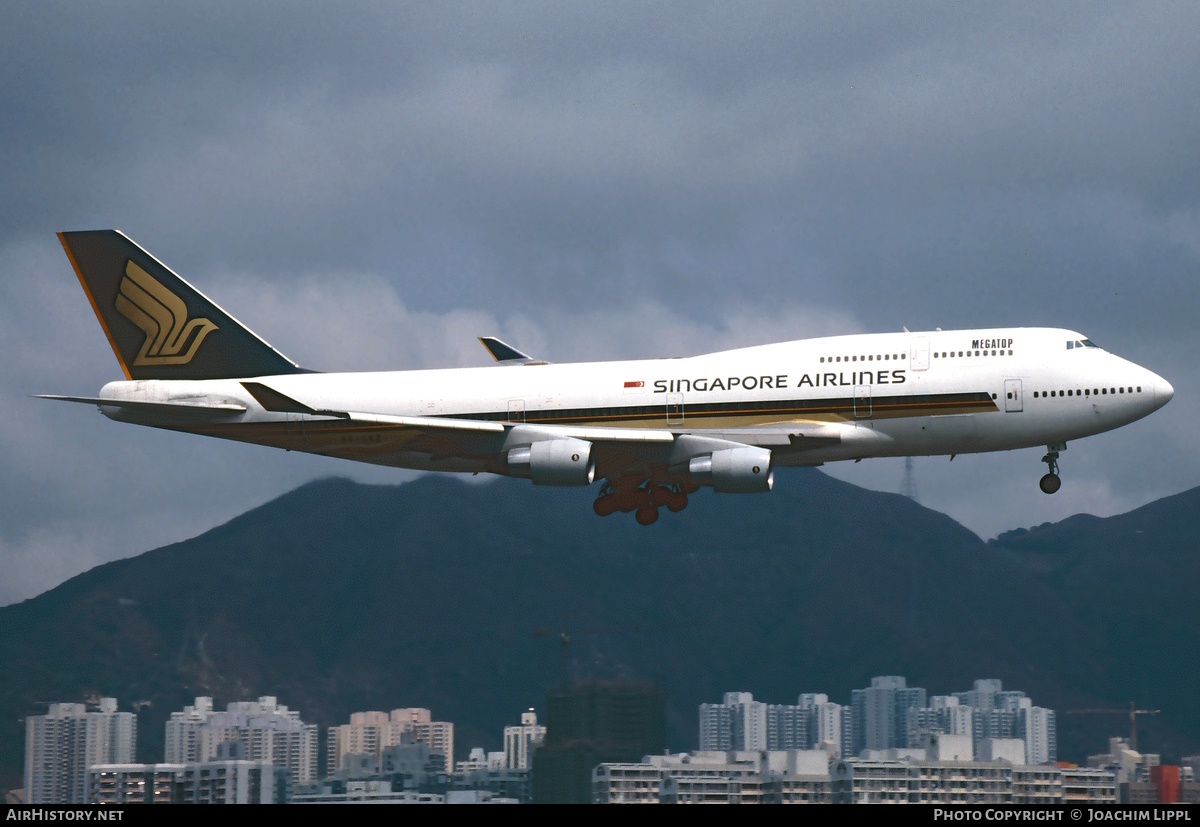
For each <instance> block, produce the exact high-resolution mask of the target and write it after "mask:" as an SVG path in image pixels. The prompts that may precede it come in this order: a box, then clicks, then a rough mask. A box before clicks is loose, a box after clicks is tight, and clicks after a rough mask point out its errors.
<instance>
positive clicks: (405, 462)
mask: <svg viewBox="0 0 1200 827" xmlns="http://www.w3.org/2000/svg"><path fill="white" fill-rule="evenodd" d="M59 240H60V241H61V242H62V245H63V249H64V250H66V253H67V257H68V258H69V259H70V260H71V264H72V266H73V267H74V268H75V272H76V274H77V275H78V276H79V282H80V284H81V285H82V286H83V289H84V292H85V293H86V294H87V296H88V299H89V300H90V301H91V303H92V309H93V310H94V311H95V313H96V316H97V318H98V319H99V320H100V325H101V327H103V329H104V332H105V334H106V335H107V336H108V341H109V343H110V344H111V345H112V349H113V352H114V353H115V354H116V357H117V361H118V362H119V363H120V365H121V368H122V370H123V371H124V374H125V379H124V380H121V381H116V382H109V383H108V384H106V385H105V386H104V387H103V388H101V390H100V394H99V396H95V397H85V396H49V395H47V396H45V397H43V398H48V399H61V400H67V401H71V402H83V403H88V404H93V405H97V406H98V407H99V409H100V411H101V412H103V413H104V414H105V415H106V416H108V417H109V418H111V419H115V420H118V421H120V422H131V423H134V424H138V425H149V426H151V427H155V428H166V429H168V430H174V431H185V432H188V433H193V434H201V435H204V436H214V437H222V438H224V439H233V440H240V441H243V442H252V443H257V444H260V445H269V446H273V447H276V448H285V449H287V450H291V451H306V452H308V453H313V454H322V455H325V456H331V457H340V458H342V459H350V460H357V461H359V462H369V463H375V464H378V465H389V466H395V467H399V468H412V469H417V470H422V471H452V472H468V473H481V472H486V473H491V474H500V475H502V476H508V477H523V478H526V479H529V480H532V482H533V484H534V485H575V486H587V485H592V484H593V483H595V482H596V481H599V482H600V492H599V496H598V497H597V499H596V501H595V504H594V508H595V511H596V513H597V514H599V515H601V516H606V515H609V514H612V513H613V512H615V511H624V512H630V511H632V512H635V513H636V518H637V521H638V522H639V523H641V524H642V525H649V524H651V523H653V522H654V521H655V520H657V519H658V515H659V508H661V507H663V506H665V507H666V508H667V509H668V510H670V511H679V510H681V509H683V508H685V507H686V506H687V502H688V494H690V493H692V492H694V491H696V490H698V489H699V487H700V486H709V487H711V488H712V489H713V490H714V491H718V492H741V493H754V492H766V491H769V490H770V489H771V487H772V484H773V481H774V469H775V468H776V467H783V466H814V465H821V464H823V463H826V462H833V461H838V460H861V459H866V458H868V457H898V456H932V455H950V456H951V457H953V456H954V455H956V454H965V453H976V452H984V451H1006V450H1013V449H1018V448H1031V447H1036V446H1045V450H1046V454H1045V456H1044V457H1042V462H1044V463H1046V465H1047V466H1048V471H1047V473H1046V474H1045V476H1043V477H1042V478H1041V482H1040V485H1041V489H1042V490H1043V491H1044V492H1046V493H1047V494H1053V493H1054V492H1055V491H1057V490H1058V489H1059V486H1060V485H1061V481H1060V479H1059V475H1058V470H1059V469H1058V459H1059V454H1060V452H1061V451H1063V450H1065V449H1066V446H1067V442H1068V441H1071V440H1075V439H1080V438H1082V437H1085V436H1090V435H1092V434H1098V433H1102V432H1104V431H1109V430H1112V429H1113V428H1118V427H1120V426H1122V425H1127V424H1129V423H1130V422H1134V421H1135V420H1138V419H1141V418H1142V417H1144V416H1146V415H1147V414H1149V413H1151V412H1152V411H1155V410H1157V409H1158V408H1161V407H1162V406H1163V405H1165V404H1166V403H1167V402H1168V401H1169V400H1170V399H1171V396H1172V395H1173V393H1174V389H1173V388H1172V387H1171V385H1170V383H1169V382H1167V381H1166V380H1165V379H1163V378H1162V377H1161V376H1157V375H1156V374H1154V373H1152V372H1151V371H1149V370H1147V369H1146V368H1143V367H1141V366H1139V365H1135V364H1133V363H1132V362H1129V361H1127V360H1125V359H1122V358H1120V357H1119V356H1115V355H1113V354H1111V353H1108V352H1107V351H1105V350H1103V349H1102V348H1100V347H1097V346H1096V345H1095V344H1093V343H1092V342H1091V341H1090V340H1089V339H1088V338H1087V337H1086V336H1084V335H1083V334H1081V333H1076V332H1075V331H1072V330H1059V329H1053V328H1026V327H1014V328H1010V327H1001V328H995V329H987V330H936V331H931V332H924V333H910V332H908V331H905V332H902V333H879V334H864V335H852V336H833V337H827V338H820V339H804V340H799V341H793V342H783V343H779V344H769V345H761V346H757V347H747V348H739V349H737V350H727V351H722V352H719V353H709V354H705V355H702V356H691V357H687V358H677V359H648V360H637V361H621V362H585V363H577V364H552V363H548V362H545V361H541V360H538V359H535V358H533V357H530V356H528V355H526V354H524V353H522V352H521V351H519V350H516V349H515V348H513V347H511V346H509V345H507V344H505V343H504V342H501V341H500V340H498V339H495V338H491V337H487V338H484V339H481V342H482V343H483V344H484V346H485V347H487V349H488V351H489V353H491V354H492V356H493V358H494V359H495V360H496V361H497V363H498V364H497V365H496V366H491V367H483V368H454V369H445V370H409V371H395V372H372V373H321V372H317V371H314V370H306V369H304V368H301V367H299V366H298V365H297V364H296V363H295V362H292V361H291V360H290V359H288V358H287V357H285V356H283V355H282V354H281V353H279V351H277V350H275V349H274V348H272V347H271V346H270V345H268V344H267V343H266V342H264V341H263V340H262V339H260V338H258V336H256V335H255V334H254V333H252V332H251V331H250V330H249V329H247V328H246V327H244V326H243V325H242V324H240V323H239V322H238V321H237V320H235V319H234V318H233V317H232V316H230V315H229V314H227V313H226V312H225V311H224V310H222V309H221V308H219V307H217V306H216V305H215V304H213V303H212V302H211V301H209V300H208V299H207V298H205V297H204V296H203V295H201V294H200V292H199V291H197V290H196V289H195V288H193V287H192V286H191V285H189V284H188V283H187V282H185V281H184V280H183V279H182V278H180V277H179V276H177V275H176V274H175V273H173V272H172V271H171V270H169V269H168V268H167V267H166V266H164V265H163V264H162V263H160V262H159V261H158V260H157V259H155V258H154V257H153V256H151V255H150V254H149V253H147V252H146V251H145V250H143V249H142V248H141V247H139V246H137V245H136V244H134V243H133V242H132V241H131V240H129V239H128V238H127V237H126V236H124V235H123V234H121V233H119V232H117V231H115V230H98V231H89V232H67V233H59Z"/></svg>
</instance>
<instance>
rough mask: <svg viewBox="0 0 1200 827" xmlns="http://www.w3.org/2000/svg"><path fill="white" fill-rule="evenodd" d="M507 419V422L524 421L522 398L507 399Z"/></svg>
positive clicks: (523, 401)
mask: <svg viewBox="0 0 1200 827" xmlns="http://www.w3.org/2000/svg"><path fill="white" fill-rule="evenodd" d="M508 421H509V422H524V421H525V400H524V399H510V400H508Z"/></svg>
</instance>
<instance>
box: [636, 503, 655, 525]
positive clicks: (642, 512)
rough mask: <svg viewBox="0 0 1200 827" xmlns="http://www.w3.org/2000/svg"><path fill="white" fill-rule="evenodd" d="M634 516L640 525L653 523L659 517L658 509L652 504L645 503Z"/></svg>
mask: <svg viewBox="0 0 1200 827" xmlns="http://www.w3.org/2000/svg"><path fill="white" fill-rule="evenodd" d="M634 516H635V518H636V519H637V521H638V524H639V525H653V524H654V522H655V521H656V520H657V519H658V509H657V508H655V507H654V506H652V505H643V506H642V507H641V508H639V509H638V510H637V514H636V515H634Z"/></svg>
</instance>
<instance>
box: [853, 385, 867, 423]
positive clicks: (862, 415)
mask: <svg viewBox="0 0 1200 827" xmlns="http://www.w3.org/2000/svg"><path fill="white" fill-rule="evenodd" d="M870 415H871V386H870V385H855V386H854V418H855V419H866V418H867V417H869V416H870Z"/></svg>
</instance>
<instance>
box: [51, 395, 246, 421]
mask: <svg viewBox="0 0 1200 827" xmlns="http://www.w3.org/2000/svg"><path fill="white" fill-rule="evenodd" d="M34 398H35V399H57V400H58V401H59V402H82V403H83V404H85V405H96V406H99V407H105V408H122V409H124V410H128V411H146V412H154V413H164V414H186V415H188V416H196V415H201V416H212V417H222V416H232V415H233V414H240V413H245V412H246V406H245V405H235V404H232V403H227V402H222V403H210V402H147V401H145V400H141V399H105V398H103V397H99V396H59V395H57V394H50V393H39V394H35V395H34Z"/></svg>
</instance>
